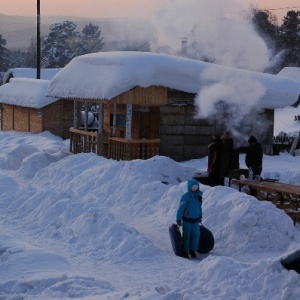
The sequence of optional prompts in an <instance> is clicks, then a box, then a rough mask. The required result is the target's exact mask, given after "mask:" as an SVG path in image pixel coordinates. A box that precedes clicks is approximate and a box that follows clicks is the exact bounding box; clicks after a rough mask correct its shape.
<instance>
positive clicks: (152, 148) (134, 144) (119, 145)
mask: <svg viewBox="0 0 300 300" xmlns="http://www.w3.org/2000/svg"><path fill="white" fill-rule="evenodd" d="M159 146H160V139H142V140H125V139H121V138H116V137H110V138H109V143H108V156H109V158H112V159H116V160H133V159H148V158H151V157H153V156H155V155H159Z"/></svg>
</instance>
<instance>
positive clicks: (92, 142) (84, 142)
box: [70, 127, 101, 155]
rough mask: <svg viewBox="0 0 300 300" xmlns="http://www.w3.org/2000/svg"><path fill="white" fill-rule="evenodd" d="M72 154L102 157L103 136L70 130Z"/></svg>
mask: <svg viewBox="0 0 300 300" xmlns="http://www.w3.org/2000/svg"><path fill="white" fill-rule="evenodd" d="M70 152H72V153H74V154H77V153H89V152H93V153H96V154H97V155H101V134H99V133H97V132H89V131H84V130H79V129H75V128H73V127H71V128H70Z"/></svg>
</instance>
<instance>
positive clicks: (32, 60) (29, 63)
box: [25, 38, 37, 68]
mask: <svg viewBox="0 0 300 300" xmlns="http://www.w3.org/2000/svg"><path fill="white" fill-rule="evenodd" d="M36 47H37V46H36V38H32V39H31V41H30V45H29V47H28V48H27V51H26V55H25V66H26V67H27V68H36V66H37V63H36V59H37V53H36V52H37V48H36Z"/></svg>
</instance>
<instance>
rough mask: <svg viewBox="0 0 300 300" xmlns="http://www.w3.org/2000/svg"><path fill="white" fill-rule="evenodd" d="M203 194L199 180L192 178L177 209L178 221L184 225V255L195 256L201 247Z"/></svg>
mask: <svg viewBox="0 0 300 300" xmlns="http://www.w3.org/2000/svg"><path fill="white" fill-rule="evenodd" d="M202 194H203V192H201V191H200V189H199V182H198V181H197V180H195V179H191V180H189V181H188V182H187V192H186V193H185V194H183V195H182V197H181V200H180V203H179V208H178V210H177V216H176V223H177V225H178V226H181V225H182V233H183V252H184V254H183V256H184V257H186V258H188V257H189V255H190V256H191V257H193V258H195V257H196V256H197V255H196V251H197V250H198V247H199V240H200V226H199V222H201V220H202Z"/></svg>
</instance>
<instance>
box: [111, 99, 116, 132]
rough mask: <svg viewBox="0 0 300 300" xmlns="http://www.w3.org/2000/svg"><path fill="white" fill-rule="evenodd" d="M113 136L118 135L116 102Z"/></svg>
mask: <svg viewBox="0 0 300 300" xmlns="http://www.w3.org/2000/svg"><path fill="white" fill-rule="evenodd" d="M112 136H117V104H116V103H114V110H113V128H112Z"/></svg>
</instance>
